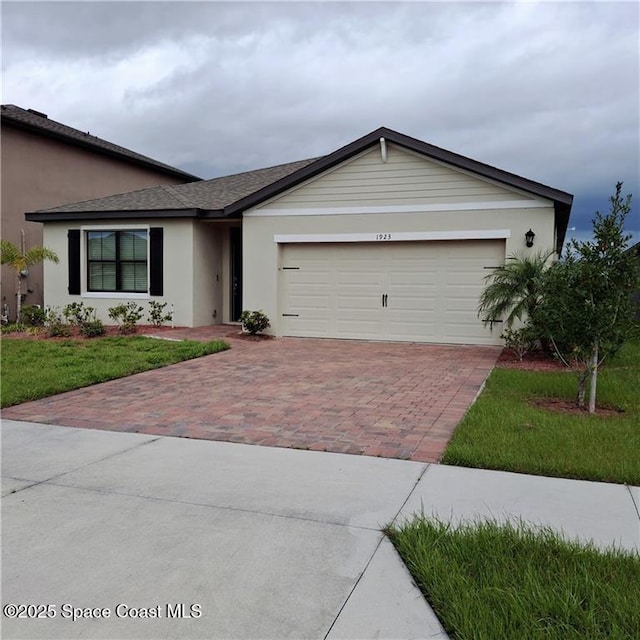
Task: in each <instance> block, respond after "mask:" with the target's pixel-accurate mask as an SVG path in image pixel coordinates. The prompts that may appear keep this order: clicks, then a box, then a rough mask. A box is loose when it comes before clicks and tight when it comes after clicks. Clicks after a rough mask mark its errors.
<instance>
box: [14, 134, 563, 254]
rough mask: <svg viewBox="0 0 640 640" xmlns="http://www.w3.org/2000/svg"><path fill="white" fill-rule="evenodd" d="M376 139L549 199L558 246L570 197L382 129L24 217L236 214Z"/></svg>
mask: <svg viewBox="0 0 640 640" xmlns="http://www.w3.org/2000/svg"><path fill="white" fill-rule="evenodd" d="M380 138H385V140H387V141H388V142H393V143H394V144H397V145H399V146H401V147H404V148H405V149H409V150H411V151H414V152H417V153H420V154H422V155H424V156H426V157H428V158H433V159H436V160H438V161H441V162H444V163H446V164H449V165H452V166H454V167H458V168H460V169H463V170H465V171H470V172H472V173H475V174H477V175H479V176H482V177H485V178H489V179H491V180H495V181H497V182H500V183H502V184H504V185H507V186H510V187H514V188H516V189H521V190H523V191H526V192H528V193H532V194H534V195H537V196H539V197H542V198H545V199H548V200H552V201H553V203H554V209H555V216H556V227H557V242H558V250H560V248H561V247H562V243H563V242H564V236H565V233H566V230H567V225H568V222H569V214H570V212H571V205H572V202H573V196H572V195H571V194H570V193H566V192H564V191H560V190H559V189H555V188H553V187H549V186H547V185H544V184H541V183H539V182H534V181H533V180H529V179H528V178H523V177H521V176H518V175H516V174H513V173H509V172H508V171H504V170H502V169H498V168H496V167H492V166H490V165H487V164H484V163H482V162H478V161H477V160H472V159H471V158H467V157H465V156H461V155H459V154H457V153H453V152H451V151H447V150H446V149H441V148H440V147H435V146H433V145H430V144H428V143H426V142H422V141H421V140H417V139H415V138H411V137H409V136H407V135H404V134H402V133H398V132H397V131H393V130H392V129H387V128H386V127H380V128H379V129H376V130H375V131H372V132H371V133H368V134H367V135H365V136H362V137H361V138H358V139H357V140H354V141H353V142H350V143H349V144H347V145H345V146H344V147H341V148H340V149H338V150H336V151H334V152H332V153H330V154H328V155H326V156H321V157H319V158H313V159H311V160H302V161H299V162H291V163H289V164H282V165H278V166H276V167H269V168H268V169H259V170H257V171H248V172H245V173H239V174H235V175H232V176H225V177H223V178H215V179H213V180H203V181H202V182H198V183H193V184H185V185H177V186H171V187H155V188H153V189H143V190H142V191H134V192H132V193H126V194H121V195H119V196H111V197H109V198H100V199H99V200H89V201H87V202H84V203H82V202H81V203H76V204H71V205H65V206H62V207H57V208H55V209H48V210H46V211H42V212H40V211H38V212H34V213H27V214H26V218H27V220H31V221H35V222H46V221H49V220H70V219H73V218H74V217H76V218H85V219H107V218H115V217H118V218H136V217H138V218H139V217H153V216H157V215H162V216H166V217H187V216H189V217H194V216H203V217H219V216H220V217H221V216H231V215H241V214H242V212H243V211H245V210H247V209H249V208H250V207H253V206H256V205H257V204H259V203H261V202H264V201H265V200H267V199H269V198H272V197H274V196H276V195H278V194H280V193H282V192H284V191H286V190H288V189H291V188H293V187H295V186H296V185H299V184H301V183H302V182H304V181H305V180H309V179H311V178H313V177H315V176H317V175H319V174H320V173H322V172H323V171H327V170H329V169H331V168H332V167H334V166H336V165H338V164H339V163H341V162H344V161H345V160H348V159H349V158H352V157H353V156H355V155H356V154H358V153H360V152H362V151H364V150H365V149H367V148H369V147H370V146H371V145H374V144H377V143H378V141H379V140H380ZM79 214H82V215H79Z"/></svg>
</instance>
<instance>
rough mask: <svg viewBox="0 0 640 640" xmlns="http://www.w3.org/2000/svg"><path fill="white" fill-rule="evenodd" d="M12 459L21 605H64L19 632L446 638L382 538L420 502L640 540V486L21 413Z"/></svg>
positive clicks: (12, 622)
mask: <svg viewBox="0 0 640 640" xmlns="http://www.w3.org/2000/svg"><path fill="white" fill-rule="evenodd" d="M2 460H3V466H2V494H3V499H2V534H3V545H2V598H3V605H6V604H16V605H20V604H35V605H52V608H51V609H49V615H51V612H53V614H54V617H51V618H48V619H47V618H44V619H32V620H24V619H8V618H6V617H3V619H2V637H3V638H26V637H29V638H284V637H291V638H294V637H295V638H331V639H334V638H374V637H375V638H406V639H408V638H446V635H445V634H444V632H443V630H442V628H441V627H440V625H439V623H438V621H437V619H436V618H435V616H434V615H433V613H432V611H431V610H430V608H429V606H428V605H427V603H426V602H425V600H424V599H423V598H422V596H421V594H420V593H419V592H418V590H417V589H416V588H415V586H414V585H413V584H412V581H411V578H410V576H409V574H408V573H407V571H406V569H405V568H404V565H403V564H402V563H401V561H400V560H399V558H398V557H397V555H396V553H395V551H394V549H393V547H392V546H391V545H390V543H389V542H388V541H387V540H386V539H385V538H384V537H383V536H382V534H381V533H380V527H382V526H384V525H385V524H388V523H389V522H391V521H392V520H394V519H399V520H401V519H404V518H408V517H410V515H411V514H412V513H415V512H417V511H424V512H425V513H426V514H432V513H433V514H435V515H437V516H439V517H440V518H447V519H449V518H451V519H453V520H455V521H459V520H460V519H463V518H474V517H494V518H497V519H505V518H514V517H515V518H522V519H524V520H527V521H530V522H533V523H540V524H544V525H549V526H552V527H554V528H556V529H559V530H563V531H564V532H565V533H566V534H567V535H569V536H570V537H578V538H580V539H583V540H594V541H595V542H596V543H597V544H598V545H600V546H603V547H606V546H609V545H612V544H616V545H618V546H621V547H624V548H628V549H633V548H635V549H640V516H639V515H638V509H639V508H640V489H638V488H637V487H636V488H628V487H624V486H619V485H609V484H602V483H591V482H579V481H574V480H558V479H550V478H543V477H535V476H525V475H517V474H510V473H502V472H493V471H484V470H474V469H464V468H456V467H447V466H443V465H437V464H426V463H420V462H408V461H401V460H391V459H384V458H371V457H362V456H352V455H344V454H331V453H319V452H313V451H298V450H288V449H278V448H268V447H258V446H250V445H239V444H232V443H225V442H213V441H202V440H186V439H180V438H169V437H158V436H148V435H141V434H128V433H116V432H109V431H93V430H84V429H78V428H67V427H58V426H50V425H40V424H33V423H26V422H12V421H4V422H3V425H2ZM65 605H66V606H65ZM195 605H198V606H195ZM73 608H76V609H85V611H82V612H80V616H81V617H80V618H79V619H78V620H76V621H73V620H72V619H71V617H65V616H67V615H68V616H71V615H72V613H73ZM89 608H90V609H91V610H87V609H89ZM95 608H99V609H100V610H101V611H95V610H93V609H95ZM76 613H77V612H76ZM45 615H46V614H45ZM107 615H108V616H109V617H105V616H107ZM98 616H102V617H98ZM145 616H147V617H145Z"/></svg>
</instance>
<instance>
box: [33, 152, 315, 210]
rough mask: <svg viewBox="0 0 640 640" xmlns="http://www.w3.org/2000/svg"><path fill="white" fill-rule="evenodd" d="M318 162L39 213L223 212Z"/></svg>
mask: <svg viewBox="0 0 640 640" xmlns="http://www.w3.org/2000/svg"><path fill="white" fill-rule="evenodd" d="M314 161H315V159H313V158H312V159H310V160H300V161H298V162H290V163H288V164H281V165H277V166H275V167H268V168H266V169H258V170H256V171H246V172H244V173H236V174H234V175H231V176H224V177H222V178H213V179H212V180H201V181H200V182H190V183H188V184H179V185H171V186H168V185H163V186H159V187H150V188H147V189H140V190H138V191H130V192H128V193H120V194H117V195H113V196H107V197H105V198H97V199H94V200H87V201H85V202H74V203H73V204H67V205H62V206H59V207H53V208H52V209H45V210H43V211H39V212H38V214H40V213H41V214H43V216H42V218H43V219H51V217H47V214H55V213H73V214H79V213H85V212H87V211H96V212H98V211H102V212H107V211H117V212H120V211H172V210H183V209H189V210H191V209H199V210H203V211H222V210H223V209H224V208H225V207H227V206H229V205H231V204H233V203H234V202H237V201H238V200H240V199H242V198H244V197H246V196H248V195H251V194H252V193H255V192H256V191H259V190H260V189H262V188H263V187H265V186H268V185H270V184H273V183H274V182H276V181H278V180H280V179H281V178H284V177H285V176H288V175H290V174H291V173H293V172H295V171H298V169H301V168H302V167H306V166H307V165H308V164H311V163H312V162H314Z"/></svg>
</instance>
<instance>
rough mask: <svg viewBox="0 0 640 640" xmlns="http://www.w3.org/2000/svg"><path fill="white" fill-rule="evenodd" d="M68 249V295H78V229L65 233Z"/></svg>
mask: <svg viewBox="0 0 640 640" xmlns="http://www.w3.org/2000/svg"><path fill="white" fill-rule="evenodd" d="M67 240H68V247H69V295H72V296H79V295H80V229H69V231H68V232H67Z"/></svg>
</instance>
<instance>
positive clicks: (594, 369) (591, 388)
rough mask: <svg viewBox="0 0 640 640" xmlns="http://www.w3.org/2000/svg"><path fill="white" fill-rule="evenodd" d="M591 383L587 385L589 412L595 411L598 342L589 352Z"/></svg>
mask: <svg viewBox="0 0 640 640" xmlns="http://www.w3.org/2000/svg"><path fill="white" fill-rule="evenodd" d="M589 369H591V384H590V385H589V413H595V412H596V386H597V383H598V343H597V341H596V343H595V344H594V345H593V353H592V354H591V366H590V367H589Z"/></svg>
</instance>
